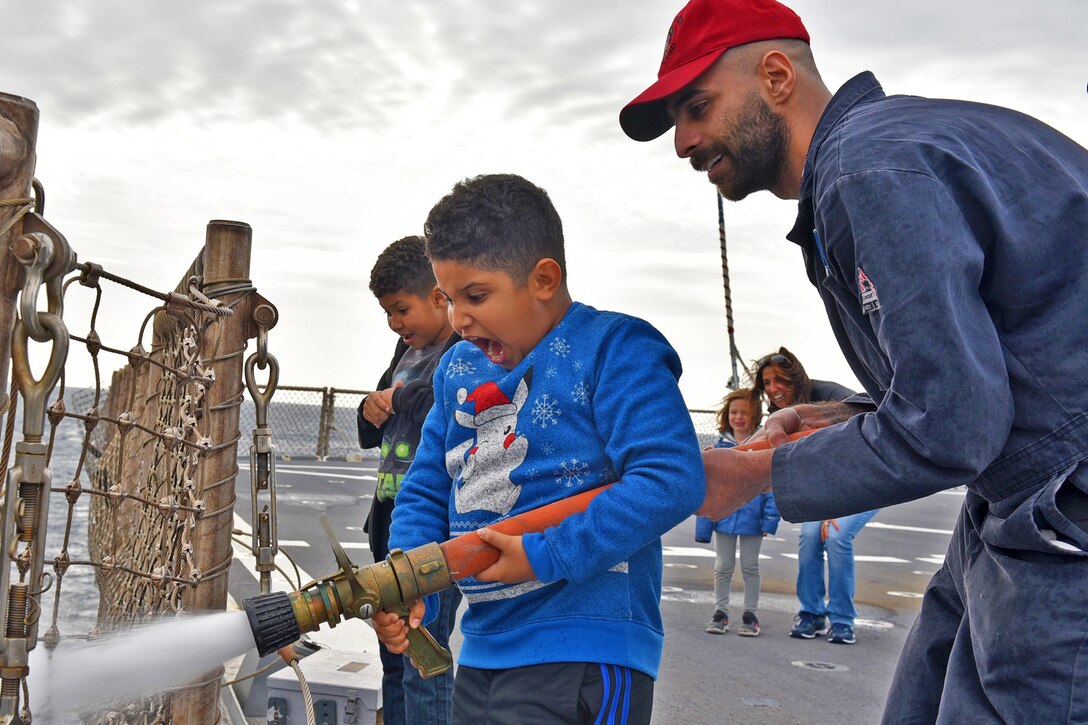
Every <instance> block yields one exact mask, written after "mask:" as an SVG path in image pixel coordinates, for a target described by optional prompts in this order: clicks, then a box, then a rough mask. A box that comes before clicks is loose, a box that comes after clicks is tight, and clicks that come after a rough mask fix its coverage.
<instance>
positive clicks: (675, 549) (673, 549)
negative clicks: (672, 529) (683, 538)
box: [661, 546, 717, 559]
mask: <svg viewBox="0 0 1088 725" xmlns="http://www.w3.org/2000/svg"><path fill="white" fill-rule="evenodd" d="M661 553H662V554H664V555H665V556H696V557H700V558H705V559H714V558H715V557H717V554H715V553H714V552H713V551H712V550H711V549H702V548H700V547H698V546H662V547H661Z"/></svg>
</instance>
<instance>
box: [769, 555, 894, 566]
mask: <svg viewBox="0 0 1088 725" xmlns="http://www.w3.org/2000/svg"><path fill="white" fill-rule="evenodd" d="M782 556H784V557H786V558H787V559H796V558H797V554H782ZM854 561H867V562H869V563H871V564H909V563H910V562H909V561H907V560H906V559H900V558H899V557H897V556H866V555H865V554H855V555H854Z"/></svg>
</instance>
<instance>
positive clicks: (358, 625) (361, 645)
mask: <svg viewBox="0 0 1088 725" xmlns="http://www.w3.org/2000/svg"><path fill="white" fill-rule="evenodd" d="M234 528H236V529H241V530H243V531H246V530H248V529H249V523H248V522H247V521H246V520H245V519H243V518H242V517H241V516H239V515H238V514H237V513H235V514H234ZM280 543H283V542H280ZM231 547H232V548H233V549H234V558H235V559H237V560H238V561H240V562H242V564H243V565H244V566H245V567H246V570H247V571H248V572H249V573H250V574H251V575H252V576H253V578H254V579H256V578H257V572H256V566H257V560H256V559H254V558H253V554H252V553H251V552H250V551H249V548H248V547H246V546H245V545H243V544H239V543H238V542H237V541H234V540H233V539H231ZM345 548H347V547H345ZM355 548H358V547H355ZM279 564H280V566H281V567H283V569H284V571H289V572H292V573H294V571H295V569H294V567H293V566H291V562H289V561H287V559H286V558H284V559H283V560H282V561H280V562H279ZM271 575H272V591H274V592H292V591H294V590H295V586H296V585H295V584H293V583H291V582H289V581H287V579H286V578H285V577H284V576H283V575H282V574H280V573H279V572H278V571H275V570H273V571H272V572H271ZM298 575H299V577H300V578H301V579H302V583H303V584H305V583H306V582H309V581H313V577H312V576H310V575H309V574H308V573H306V571H305V570H304V569H303V568H302V567H299V570H298ZM332 631H333V630H332V629H330V628H328V627H326V628H325V629H322V630H320V631H318V632H313V633H311V634H310V635H309V636H310V638H311V639H312V640H314V641H315V642H319V643H325V644H330V643H331V646H332V647H335V648H337V649H342V650H344V651H348V650H352V651H360V652H376V651H377V648H378V636H377V635H376V634H374V630H373V629H372V628H371V627H370V623H369V622H362V621H360V620H358V619H349V620H345V621H344V622H341V623H340V624H339V625H337V627H336V633H335V634H332Z"/></svg>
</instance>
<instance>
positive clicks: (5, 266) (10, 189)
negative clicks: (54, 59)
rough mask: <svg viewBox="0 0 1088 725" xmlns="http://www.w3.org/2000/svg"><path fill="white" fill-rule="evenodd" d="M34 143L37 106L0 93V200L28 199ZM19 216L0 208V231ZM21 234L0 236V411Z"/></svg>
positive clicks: (16, 229) (15, 230) (19, 280)
mask: <svg viewBox="0 0 1088 725" xmlns="http://www.w3.org/2000/svg"><path fill="white" fill-rule="evenodd" d="M37 140H38V106H37V104H36V103H34V101H31V100H29V99H27V98H20V97H19V96H12V95H9V94H7V93H0V200H4V201H7V200H9V199H25V198H28V197H30V186H31V182H32V181H33V179H34V163H35V155H34V149H35V145H36V143H37ZM19 212H20V207H19V206H0V229H3V228H4V226H5V225H7V223H8V222H9V221H10V220H11V219H12V218H13V217H15V216H16V215H17V214H18V213H19ZM22 233H23V224H22V221H17V222H15V224H14V226H12V228H11V229H9V230H8V231H6V232H4V233H2V234H0V410H5V409H6V408H7V400H8V365H9V361H10V360H11V330H12V327H13V326H14V325H15V298H16V296H17V295H18V294H19V289H20V288H21V287H22V284H23V276H24V275H23V267H22V265H21V264H19V263H18V262H17V261H16V260H15V258H14V257H13V256H12V254H11V252H10V251H9V247H10V246H11V240H12V239H17V238H18V237H19V236H21V235H22Z"/></svg>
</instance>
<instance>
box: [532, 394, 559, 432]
mask: <svg viewBox="0 0 1088 725" xmlns="http://www.w3.org/2000/svg"><path fill="white" fill-rule="evenodd" d="M562 413H563V411H561V410H559V401H558V400H555V399H554V398H552V397H551V396H549V395H548V394H547V393H544V394H543V395H541V396H540V397H539V398H537V399H536V402H534V403H533V412H532V416H533V422H534V423H536V424H537V425H539V426H540V427H541V428H547V427H548V426H549V425H557V424H558V423H559V416H560V415H562Z"/></svg>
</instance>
